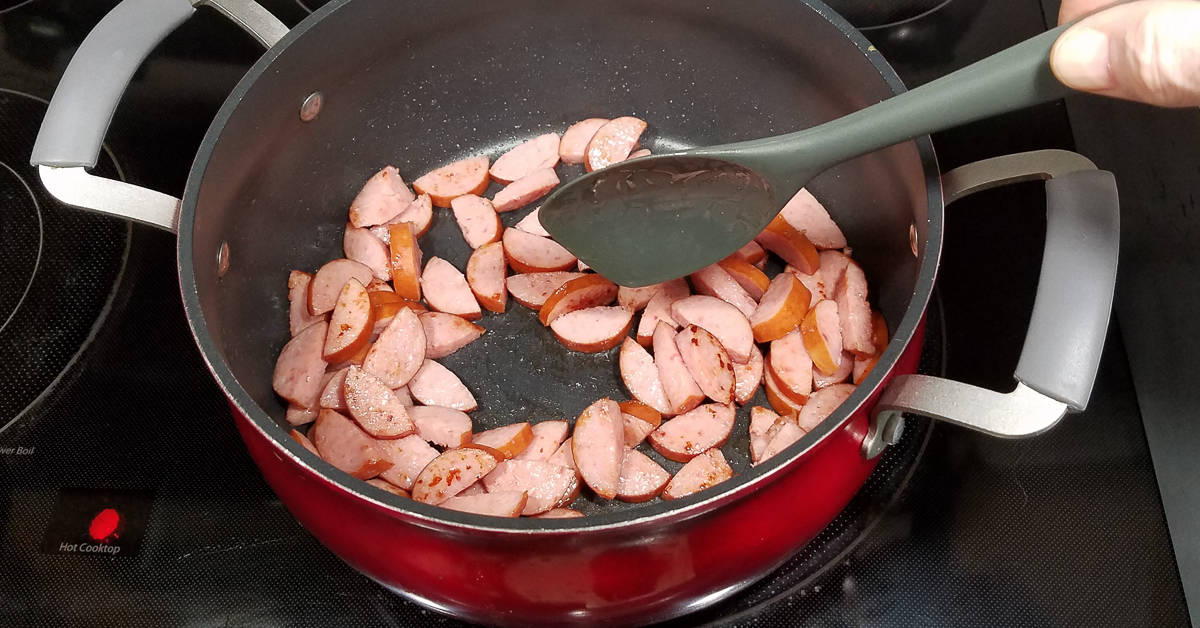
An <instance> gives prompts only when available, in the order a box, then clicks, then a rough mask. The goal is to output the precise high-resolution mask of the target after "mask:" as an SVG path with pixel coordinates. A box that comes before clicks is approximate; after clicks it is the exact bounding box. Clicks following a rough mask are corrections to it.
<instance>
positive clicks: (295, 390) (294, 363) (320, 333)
mask: <svg viewBox="0 0 1200 628" xmlns="http://www.w3.org/2000/svg"><path fill="white" fill-rule="evenodd" d="M328 328H329V324H328V323H326V322H324V321H322V322H319V323H316V324H314V325H309V326H308V327H307V328H305V329H303V330H302V331H301V332H300V333H299V334H296V337H295V338H292V339H291V340H289V341H288V343H287V344H285V345H283V350H282V351H280V352H279V358H278V359H277V360H276V361H275V373H274V375H273V376H272V378H271V387H272V388H274V389H275V393H276V394H278V395H279V396H280V397H283V398H284V399H286V400H287V401H288V402H289V403H292V404H295V405H297V406H300V407H303V408H312V407H315V406H316V405H317V402H318V401H319V400H320V398H321V387H322V384H323V383H322V381H321V379H322V376H323V375H324V374H325V360H323V359H322V358H321V352H322V350H323V349H324V348H325V334H326V331H327V330H328Z"/></svg>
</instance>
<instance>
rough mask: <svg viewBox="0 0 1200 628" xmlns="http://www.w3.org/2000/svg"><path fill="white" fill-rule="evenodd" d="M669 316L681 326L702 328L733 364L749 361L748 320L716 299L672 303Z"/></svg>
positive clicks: (751, 335)
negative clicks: (723, 350) (718, 344)
mask: <svg viewBox="0 0 1200 628" xmlns="http://www.w3.org/2000/svg"><path fill="white" fill-rule="evenodd" d="M647 309H649V306H647ZM671 316H672V317H673V318H674V319H675V322H677V323H679V324H680V325H695V326H697V327H702V328H704V329H705V330H707V331H708V333H710V334H712V335H714V336H716V337H717V340H719V341H720V342H721V346H722V347H725V351H726V353H728V354H729V358H730V359H731V360H733V361H734V362H745V361H746V360H749V359H750V347H751V346H752V345H753V344H754V332H752V331H751V330H750V320H749V319H748V318H746V316H745V315H744V314H742V313H741V312H740V311H739V310H738V309H737V308H736V307H733V306H732V305H730V304H728V303H726V302H724V301H722V300H721V299H718V298H716V297H710V296H707V295H694V296H690V297H687V298H684V299H680V300H678V301H676V302H674V303H672V304H671Z"/></svg>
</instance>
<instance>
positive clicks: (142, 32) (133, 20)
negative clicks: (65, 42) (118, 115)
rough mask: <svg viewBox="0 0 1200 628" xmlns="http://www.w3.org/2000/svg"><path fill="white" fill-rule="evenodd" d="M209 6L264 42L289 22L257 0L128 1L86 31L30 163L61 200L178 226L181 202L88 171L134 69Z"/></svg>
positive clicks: (268, 42) (162, 225)
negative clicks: (190, 19)
mask: <svg viewBox="0 0 1200 628" xmlns="http://www.w3.org/2000/svg"><path fill="white" fill-rule="evenodd" d="M201 4H205V5H210V6H212V7H213V8H215V9H216V10H217V11H219V12H220V13H222V14H223V15H225V16H226V17H228V18H230V19H232V20H233V21H234V22H236V23H237V24H238V25H239V26H241V27H242V28H244V29H246V30H247V31H248V32H249V33H250V34H251V35H252V36H254V37H255V39H257V40H259V41H260V42H262V43H263V44H265V45H267V46H271V45H274V44H275V42H277V41H279V39H280V38H282V37H283V35H285V34H286V33H287V27H286V26H284V25H283V23H282V22H280V21H279V20H277V19H275V17H274V16H273V15H271V14H270V13H269V12H267V11H266V10H265V9H263V8H262V7H261V6H259V5H258V4H256V3H254V2H253V1H252V0H123V1H122V2H121V3H120V4H118V5H117V6H116V7H114V8H113V10H112V11H109V12H108V14H107V15H105V16H104V18H103V19H101V20H100V22H99V23H98V24H96V27H95V28H93V29H92V31H91V32H90V33H88V35H87V37H86V38H84V40H83V43H82V44H80V46H79V49H78V50H76V51H75V55H74V56H73V57H72V58H71V63H70V64H68V65H67V69H66V71H65V72H64V73H63V76H62V79H60V81H59V83H58V87H57V88H55V90H54V97H53V98H51V100H50V106H49V108H48V109H47V110H46V117H45V118H43V119H42V126H41V128H40V129H38V136H37V141H36V142H35V143H34V146H33V154H32V155H31V156H30V163H32V164H33V165H35V166H38V173H39V175H40V176H41V179H42V184H43V185H45V186H46V189H47V190H48V191H49V192H50V193H51V195H53V196H54V197H55V198H57V199H58V200H60V201H62V202H64V203H66V204H68V205H73V206H75V207H79V208H82V209H89V210H92V211H97V212H101V213H106V214H112V215H116V216H121V217H123V218H130V219H132V220H136V221H138V222H143V223H146V224H150V225H153V226H156V227H160V228H162V229H167V230H169V231H175V228H176V221H177V217H178V216H177V215H178V210H179V199H177V198H174V197H172V196H169V195H166V194H163V193H161V192H156V191H153V190H147V189H145V188H142V187H138V186H136V185H131V184H128V183H125V182H123V181H114V180H111V179H105V178H103V177H97V176H94V175H92V174H89V173H88V172H87V168H91V167H92V166H95V165H96V159H97V158H98V157H99V155H100V148H101V146H102V145H103V143H104V136H105V134H106V133H107V132H108V125H109V123H110V122H111V121H112V117H113V113H114V112H115V111H116V108H117V103H119V102H120V100H121V95H122V94H124V92H125V88H126V86H128V85H129V80H130V79H131V78H132V77H133V73H134V72H135V71H136V70H137V69H138V67H139V66H141V64H142V61H144V60H145V59H146V57H147V55H149V54H150V51H152V50H153V49H154V47H155V46H157V45H158V43H159V42H160V41H162V40H163V38H164V37H166V36H167V35H168V34H170V33H171V31H173V30H175V28H176V27H178V26H179V25H180V24H182V23H183V22H184V21H186V20H187V19H188V18H189V17H191V15H192V13H193V12H194V11H195V7H196V6H199V5H201Z"/></svg>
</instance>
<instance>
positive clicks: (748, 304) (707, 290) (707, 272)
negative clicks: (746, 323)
mask: <svg viewBox="0 0 1200 628" xmlns="http://www.w3.org/2000/svg"><path fill="white" fill-rule="evenodd" d="M688 277H689V278H690V279H691V280H692V285H693V286H695V287H696V292H698V293H700V294H707V295H708V296H710V297H716V298H718V299H720V300H722V301H724V302H726V303H728V304H730V305H732V306H733V307H736V308H737V309H738V311H739V312H741V313H742V314H745V315H746V318H749V317H750V316H751V315H752V314H754V310H755V309H756V308H758V303H756V302H755V301H754V299H752V298H750V295H749V294H747V293H746V291H745V290H743V289H742V287H741V286H740V285H738V282H737V281H734V279H733V277H732V276H730V274H729V273H728V272H725V269H724V268H721V266H720V265H719V264H710V265H708V266H705V267H704V268H701V269H700V270H698V271H696V272H694V273H692V274H691V275H689V276H688Z"/></svg>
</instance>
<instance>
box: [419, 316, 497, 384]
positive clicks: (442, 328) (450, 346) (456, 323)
mask: <svg viewBox="0 0 1200 628" xmlns="http://www.w3.org/2000/svg"><path fill="white" fill-rule="evenodd" d="M418 318H419V319H420V321H421V328H422V329H423V330H424V331H425V356H426V357H428V358H430V359H434V360H436V359H437V358H444V357H446V356H448V355H450V354H451V353H454V352H455V351H458V350H459V349H461V348H463V347H465V346H467V345H469V344H471V343H472V342H474V341H475V339H476V338H479V337H480V336H482V335H483V332H484V331H485V330H484V328H483V327H480V326H479V325H476V324H475V323H472V322H471V321H469V320H467V319H465V318H463V317H461V316H458V315H457V314H447V313H446V312H422V313H421V314H420V315H419V316H418ZM413 372H414V373H415V372H416V371H413Z"/></svg>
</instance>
